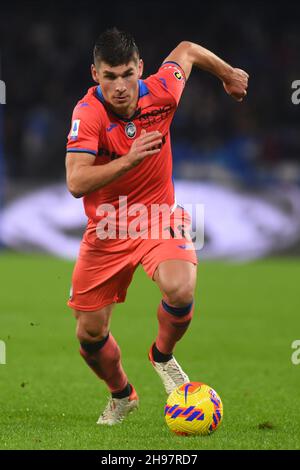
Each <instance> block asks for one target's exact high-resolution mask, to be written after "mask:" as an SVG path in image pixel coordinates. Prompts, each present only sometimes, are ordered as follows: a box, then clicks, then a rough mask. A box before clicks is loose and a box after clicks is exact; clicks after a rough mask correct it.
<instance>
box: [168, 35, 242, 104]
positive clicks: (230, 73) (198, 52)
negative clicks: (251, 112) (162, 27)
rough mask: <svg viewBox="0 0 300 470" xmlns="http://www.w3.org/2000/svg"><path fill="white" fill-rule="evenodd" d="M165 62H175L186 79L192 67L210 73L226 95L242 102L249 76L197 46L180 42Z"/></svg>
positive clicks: (187, 42)
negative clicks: (216, 78) (220, 83)
mask: <svg viewBox="0 0 300 470" xmlns="http://www.w3.org/2000/svg"><path fill="white" fill-rule="evenodd" d="M167 61H174V62H177V63H178V64H179V65H180V66H181V67H182V69H183V71H184V72H185V75H186V78H187V79H188V77H189V76H190V73H191V71H192V68H193V66H195V67H197V68H200V69H202V70H205V71H207V72H210V73H212V74H213V75H215V76H216V77H218V78H219V79H220V80H221V81H222V82H223V86H224V89H225V91H226V93H228V95H230V96H232V97H233V98H234V99H235V100H236V101H242V100H243V98H244V97H245V96H246V95H247V88H248V78H249V75H248V74H247V73H246V72H245V71H244V70H241V69H238V68H234V67H232V66H230V65H229V64H227V63H226V62H224V60H222V59H221V58H220V57H218V56H217V55H215V54H214V53H213V52H211V51H209V50H208V49H205V48H204V47H202V46H200V45H198V44H195V43H193V42H189V41H182V42H181V43H180V44H178V46H177V47H176V48H175V49H174V50H173V51H172V52H171V53H170V54H169V55H168V57H167V58H166V59H165V60H164V62H167Z"/></svg>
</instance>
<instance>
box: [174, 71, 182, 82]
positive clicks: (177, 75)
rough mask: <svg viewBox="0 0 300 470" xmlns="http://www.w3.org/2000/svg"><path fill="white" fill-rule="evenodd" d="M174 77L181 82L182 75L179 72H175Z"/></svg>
mask: <svg viewBox="0 0 300 470" xmlns="http://www.w3.org/2000/svg"><path fill="white" fill-rule="evenodd" d="M174 76H175V78H177V80H181V79H182V75H181V73H180V72H179V70H176V72H174Z"/></svg>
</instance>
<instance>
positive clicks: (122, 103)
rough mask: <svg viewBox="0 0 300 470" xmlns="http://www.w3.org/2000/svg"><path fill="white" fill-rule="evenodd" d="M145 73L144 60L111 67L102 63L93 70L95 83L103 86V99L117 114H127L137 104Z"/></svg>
mask: <svg viewBox="0 0 300 470" xmlns="http://www.w3.org/2000/svg"><path fill="white" fill-rule="evenodd" d="M142 73H143V62H142V60H141V59H140V60H137V61H135V60H132V61H130V62H128V64H124V65H117V66H116V67H111V66H110V65H108V64H107V63H106V62H103V61H102V62H101V63H100V65H99V67H98V68H97V69H96V67H95V66H94V69H93V68H92V74H93V78H94V80H95V81H97V82H98V83H99V85H100V86H101V91H102V93H103V97H104V99H105V101H106V102H107V103H109V104H110V105H111V106H112V108H113V109H115V110H116V112H118V113H120V114H126V111H127V110H129V109H131V108H132V107H133V106H135V105H136V103H137V98H138V79H139V78H140V77H141V76H142Z"/></svg>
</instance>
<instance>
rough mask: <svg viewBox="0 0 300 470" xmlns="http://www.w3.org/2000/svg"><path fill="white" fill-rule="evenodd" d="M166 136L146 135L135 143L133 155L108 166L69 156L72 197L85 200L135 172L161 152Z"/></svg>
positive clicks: (85, 157) (86, 156)
mask: <svg viewBox="0 0 300 470" xmlns="http://www.w3.org/2000/svg"><path fill="white" fill-rule="evenodd" d="M161 144H162V134H161V133H160V132H159V131H154V132H148V133H147V132H146V131H145V130H143V131H142V133H141V135H140V137H138V138H137V139H135V141H134V142H133V144H132V145H131V148H130V151H129V152H128V153H127V154H126V155H124V156H122V157H120V158H118V159H116V160H113V161H111V162H109V163H107V164H105V165H94V162H95V159H96V157H94V156H93V155H90V154H89V153H85V154H83V153H76V152H75V153H67V156H66V174H67V186H68V189H69V191H70V193H71V194H72V195H73V196H74V197H76V198H79V197H82V196H84V195H85V194H89V193H91V192H93V191H95V190H97V189H100V188H102V187H103V186H105V185H107V184H109V183H111V182H112V181H114V180H115V179H117V178H119V177H120V176H121V175H123V174H124V173H126V172H127V171H129V170H131V169H132V168H134V167H135V166H137V165H138V164H139V163H141V161H142V160H144V158H147V157H151V156H152V155H155V154H157V153H158V152H159V151H160V147H161Z"/></svg>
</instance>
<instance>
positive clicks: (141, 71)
mask: <svg viewBox="0 0 300 470" xmlns="http://www.w3.org/2000/svg"><path fill="white" fill-rule="evenodd" d="M143 71H144V61H143V59H140V60H139V78H142V75H143Z"/></svg>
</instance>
